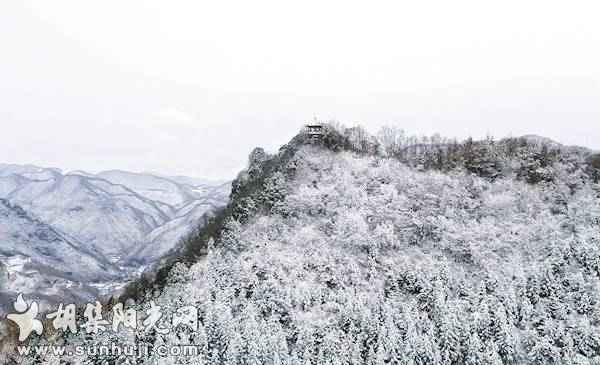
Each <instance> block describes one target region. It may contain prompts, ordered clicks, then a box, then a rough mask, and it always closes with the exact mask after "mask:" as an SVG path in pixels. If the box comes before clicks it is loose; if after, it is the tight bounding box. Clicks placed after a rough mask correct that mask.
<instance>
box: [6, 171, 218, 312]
mask: <svg viewBox="0 0 600 365" xmlns="http://www.w3.org/2000/svg"><path fill="white" fill-rule="evenodd" d="M229 192H230V184H229V183H217V182H208V181H207V180H202V179H196V178H190V177H184V176H177V177H172V178H170V177H165V176H158V175H153V174H149V173H132V172H127V171H118V170H112V171H105V172H100V173H98V174H91V173H87V172H84V171H72V172H69V173H63V172H62V171H61V170H59V169H55V168H43V167H37V166H32V165H12V164H0V242H1V243H0V263H1V264H0V308H2V306H3V305H2V303H3V302H4V303H5V304H6V302H7V299H6V298H12V297H13V294H15V292H25V293H27V294H29V295H31V296H33V297H38V298H39V299H47V300H48V301H52V300H53V298H58V297H60V298H61V299H65V298H67V299H69V298H70V299H76V298H78V297H82V296H83V297H90V298H91V297H93V296H96V295H98V294H102V293H105V292H108V291H110V290H112V289H114V287H115V286H118V285H120V284H121V283H123V282H124V281H126V280H127V279H129V278H130V277H131V276H132V275H133V274H134V273H135V272H138V271H140V270H142V269H143V268H144V267H145V265H148V264H151V263H152V262H154V261H155V260H157V259H158V258H160V257H161V256H162V255H163V254H165V253H166V252H168V251H169V250H171V249H172V248H174V247H175V246H176V245H177V242H178V240H179V238H180V237H182V236H183V235H185V234H186V233H187V232H188V231H189V230H190V229H192V228H193V227H194V226H195V225H197V224H201V222H202V217H203V216H205V215H206V214H210V212H211V211H213V210H214V209H216V208H219V207H221V206H223V205H225V204H226V202H227V199H228V196H229Z"/></svg>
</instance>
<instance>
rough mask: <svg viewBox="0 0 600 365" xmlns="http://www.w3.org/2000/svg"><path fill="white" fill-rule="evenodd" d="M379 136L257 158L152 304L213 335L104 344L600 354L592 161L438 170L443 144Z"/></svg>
mask: <svg viewBox="0 0 600 365" xmlns="http://www.w3.org/2000/svg"><path fill="white" fill-rule="evenodd" d="M350 133H353V132H350ZM365 141H367V142H365V143H361V144H360V146H359V147H352V146H350V148H348V147H347V146H346V147H345V142H344V141H343V140H342V141H337V142H340V143H337V142H336V141H335V140H327V139H325V140H324V141H323V143H322V145H308V144H306V143H305V141H303V140H302V139H301V138H300V139H296V140H294V141H292V143H290V145H288V146H285V147H284V148H282V150H281V151H280V153H279V154H277V155H275V156H269V155H267V154H265V153H264V152H262V151H261V150H257V151H255V152H254V153H253V154H252V155H251V158H250V163H249V167H248V169H247V170H246V171H244V172H242V173H241V174H240V176H239V177H238V179H237V180H236V181H234V183H233V193H232V200H231V201H230V202H229V205H228V207H227V208H226V209H225V210H223V211H221V212H220V213H218V214H217V216H216V217H215V219H213V220H212V221H211V222H210V223H209V224H208V225H207V227H208V228H206V230H205V231H203V232H199V233H196V234H195V236H194V237H190V238H189V239H188V244H189V245H190V247H189V249H188V250H189V252H188V253H195V254H194V255H191V256H180V257H179V259H177V260H175V261H174V262H171V264H170V266H168V268H169V273H168V275H167V277H166V278H165V279H164V280H159V281H155V283H154V285H155V286H154V287H153V288H152V289H154V290H146V291H145V295H144V296H143V297H138V298H137V299H139V300H141V301H142V303H141V304H140V305H139V306H138V309H140V310H146V309H147V308H148V303H149V302H150V301H151V300H152V301H153V302H154V303H155V304H156V305H159V306H161V308H162V313H163V314H164V315H165V318H171V317H172V315H173V314H174V312H175V311H176V310H177V309H178V308H181V307H182V306H185V305H193V306H196V307H197V308H198V313H199V316H200V323H199V329H198V330H197V331H191V332H190V330H189V329H186V328H177V329H176V330H175V331H172V333H170V334H159V333H155V332H154V331H152V332H150V333H143V332H140V333H139V334H138V336H137V337H136V338H135V339H134V338H133V337H122V336H115V337H112V336H113V335H112V334H105V335H104V336H102V337H101V338H100V339H95V340H94V341H98V342H108V343H110V342H116V341H118V342H120V343H126V342H127V341H132V343H136V342H140V341H141V342H146V343H150V344H154V345H159V344H172V345H174V344H193V345H196V346H199V347H200V348H201V350H202V351H201V355H200V356H199V357H197V358H194V359H181V358H179V359H178V358H172V359H170V361H172V363H176V364H179V363H182V364H183V363H186V362H185V361H191V362H188V363H193V364H202V363H206V362H208V363H210V364H303V365H304V364H501V363H505V364H554V363H556V364H559V363H569V364H588V363H593V362H597V361H598V360H600V328H598V326H599V325H600V295H599V294H598V293H599V290H598V289H600V266H599V264H598V263H599V262H600V249H599V247H600V242H599V239H600V187H599V186H598V184H597V182H595V181H594V179H593V178H592V177H591V176H590V175H589V174H588V171H589V169H588V168H589V166H587V164H586V163H585V162H584V161H585V158H586V156H585V153H584V154H583V155H580V154H579V152H577V151H572V150H570V149H562V148H560V149H559V150H557V151H555V152H553V153H548V154H546V152H543V151H544V148H545V147H543V146H530V145H528V144H527V142H526V141H525V142H524V144H521V145H520V146H521V147H519V148H520V149H518V151H520V152H519V153H521V152H522V153H523V154H516V155H515V156H517V155H518V157H511V158H512V159H507V158H506V156H509V154H504V152H502V151H504V150H505V147H506V146H508V145H510V141H506V142H503V143H502V144H498V145H495V144H494V145H491V144H490V145H483V144H482V145H477V146H476V147H474V145H472V144H471V145H467V147H464V149H462V148H463V147H462V146H461V147H460V148H461V149H462V151H467V152H470V151H472V150H473V149H474V148H478V149H479V148H483V147H485V148H486V150H485V151H487V152H485V151H484V152H482V153H480V154H478V155H477V156H476V160H475V159H474V157H473V156H470V155H465V156H466V157H464V158H463V157H461V160H460V166H456V167H453V168H448V169H445V168H444V169H436V168H427V166H428V164H429V162H428V161H430V160H429V158H430V157H432V156H433V157H435V156H436V155H435V154H432V155H431V156H429V155H427V154H428V153H429V152H428V149H426V151H425V152H424V154H425V155H419V156H412V157H410V158H409V161H402V160H403V159H404V158H405V157H406V156H394V157H385V156H382V155H379V154H375V153H372V152H369V151H370V150H371V149H372V148H371V147H372V145H371V144H370V143H368V140H365ZM334 142H335V143H334ZM519 143H520V142H519ZM490 146H496V147H490ZM325 147H326V148H325ZM488 147H489V148H488ZM445 151H446V152H448V151H452V148H450V147H448V148H447V149H446V150H445ZM480 151H483V150H480ZM540 151H542V152H543V153H542V152H540ZM513 152H514V151H513ZM513 152H510V153H513ZM538 152H540V153H541V154H539V155H538ZM452 153H454V152H448V154H444V155H438V157H439V156H442V157H444V158H446V157H452V156H455V155H452ZM461 156H462V153H461ZM490 156H496V157H498V156H501V157H499V158H498V159H497V160H493V161H492V160H491V159H490ZM510 156H512V155H510ZM540 156H542V157H540ZM433 157H432V159H431V161H434V162H435V161H438V159H437V158H433ZM455 157H456V156H455ZM447 161H450V159H448V160H447ZM490 161H492V162H494V161H495V162H494V163H490ZM540 161H543V163H542V162H540ZM496 162H497V163H496ZM538 165H539V166H538ZM207 238H208V239H207ZM194 245H195V246H196V247H193V246H194ZM203 247H204V248H203ZM203 250H204V252H207V254H199V253H201V252H203ZM184 254H185V252H184ZM186 257H188V258H190V257H191V258H193V259H184V258H186ZM184 263H187V264H189V265H191V266H190V267H187V266H186V265H185V264H184ZM159 283H160V285H159ZM137 293H138V295H140V294H143V293H144V292H143V291H137ZM165 323H166V322H165ZM192 332H193V333H192ZM72 340H73V341H74V342H73V341H72V342H71V343H73V344H77V343H79V342H77V340H74V339H72ZM82 341H83V340H82ZM80 360H81V359H80ZM88 360H90V361H94V360H95V358H94V357H91V358H90V359H88ZM156 361H167V360H165V359H163V358H160V357H149V358H147V359H145V361H144V362H143V363H145V364H153V363H155V362H156Z"/></svg>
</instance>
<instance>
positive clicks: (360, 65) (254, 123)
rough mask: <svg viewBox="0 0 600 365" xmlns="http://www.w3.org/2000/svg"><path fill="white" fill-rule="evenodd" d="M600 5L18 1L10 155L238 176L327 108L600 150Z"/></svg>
mask: <svg viewBox="0 0 600 365" xmlns="http://www.w3.org/2000/svg"><path fill="white" fill-rule="evenodd" d="M598 4H599V3H598V1H589V2H584V1H568V2H567V1H549V0H545V1H522V0H521V1H507V0H504V1H495V2H490V1H481V0H476V1H463V0H454V1H410V2H409V1H393V2H392V1H390V2H377V1H368V2H367V1H362V2H351V1H347V0H346V1H306V0H303V1H296V2H287V1H281V0H279V1H262V0H254V1H239V2H233V1H218V2H217V1H213V2H208V1H207V2H203V1H196V0H193V1H154V0H139V1H134V0H127V1H123V0H119V1H117V0H114V1H113V0H103V1H87V0H72V1H66V0H52V1H47V0H39V1H27V0H18V1H17V0H15V1H4V2H2V5H0V46H1V48H0V49H1V51H0V126H1V130H0V132H1V135H2V143H0V162H9V163H33V164H38V165H43V166H56V167H61V168H64V169H84V170H89V171H99V170H104V169H113V168H118V169H125V170H133V171H157V172H162V173H167V174H186V175H191V176H198V177H207V178H231V177H233V176H234V175H235V173H236V172H237V171H239V169H240V168H242V167H243V166H244V164H245V162H246V158H247V155H248V153H249V152H250V150H251V149H252V148H253V147H254V146H263V147H265V148H267V149H268V150H273V151H274V150H276V149H277V148H278V147H279V146H280V145H281V144H283V143H285V142H287V141H288V140H289V138H290V137H292V136H293V135H294V134H295V133H296V132H297V131H298V130H299V128H300V126H301V125H302V124H303V123H304V122H305V121H307V120H309V119H311V118H312V117H313V115H316V116H318V117H319V118H321V119H336V120H338V121H340V122H342V123H344V124H347V125H354V124H362V125H364V126H365V127H367V128H368V129H371V130H373V131H375V130H377V128H378V127H379V126H381V125H383V124H395V125H398V126H401V127H403V128H404V129H405V130H406V131H407V132H408V133H415V134H422V133H428V134H429V133H433V132H439V133H441V134H442V135H445V136H450V137H458V138H464V137H467V136H469V135H472V136H474V137H483V136H485V135H486V134H491V135H494V136H498V137H502V136H507V135H521V134H529V133H534V134H539V135H543V136H546V137H550V138H552V139H555V140H558V141H560V142H563V143H566V144H579V145H584V146H588V147H591V148H600V21H598V14H600V5H598Z"/></svg>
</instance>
